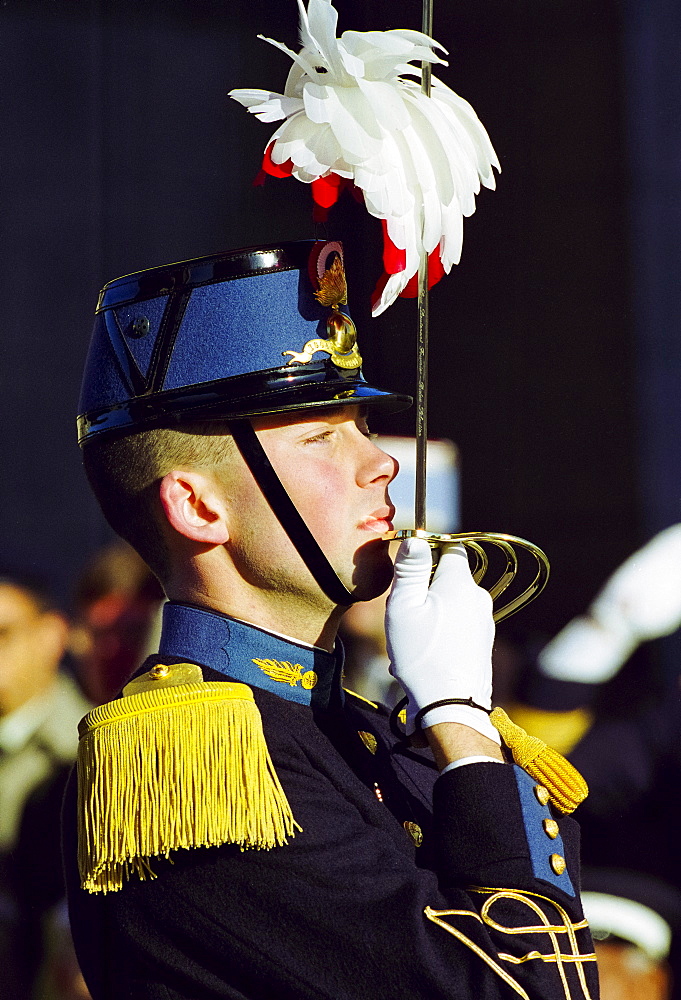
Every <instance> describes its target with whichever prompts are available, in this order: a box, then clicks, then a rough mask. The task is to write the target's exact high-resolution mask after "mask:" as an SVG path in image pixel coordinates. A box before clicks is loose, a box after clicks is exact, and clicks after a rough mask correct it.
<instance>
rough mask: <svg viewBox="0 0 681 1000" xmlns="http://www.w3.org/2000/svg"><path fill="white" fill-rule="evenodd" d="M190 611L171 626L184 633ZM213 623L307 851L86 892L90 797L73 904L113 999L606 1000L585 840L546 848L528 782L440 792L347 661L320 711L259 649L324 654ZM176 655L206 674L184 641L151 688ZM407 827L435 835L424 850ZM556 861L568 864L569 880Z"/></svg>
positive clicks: (196, 867)
mask: <svg viewBox="0 0 681 1000" xmlns="http://www.w3.org/2000/svg"><path fill="white" fill-rule="evenodd" d="M174 607H175V609H176V610H175V612H173V606H171V608H170V614H171V616H172V614H176V615H177V614H180V615H181V614H182V611H181V609H182V607H183V606H178V605H175V606H174ZM178 608H180V611H179V612H178V611H177V609H178ZM193 611H194V612H196V609H193ZM201 614H202V615H204V616H205V623H204V624H206V625H207V627H208V632H211V630H213V632H214V633H215V634H212V633H211V636H208V638H209V639H210V640H211V641H212V642H213V645H214V646H215V649H219V657H222V656H223V654H226V656H227V660H226V661H225V662H223V661H221V660H220V659H219V657H218V658H216V656H217V654H216V656H213V655H212V654H211V653H210V650H207V647H206V643H205V642H204V641H203V640H202V642H198V643H196V644H194V647H193V649H192V650H190V652H193V653H194V660H195V662H199V663H200V664H201V665H202V666H203V667H204V678H205V679H206V680H212V681H214V680H225V679H227V678H228V677H229V676H231V677H232V678H233V679H236V680H241V681H243V680H245V679H246V676H248V678H249V680H250V682H251V683H252V686H253V690H254V694H255V699H256V703H257V705H258V708H259V709H260V712H261V714H262V719H263V726H264V732H265V736H266V739H267V743H268V746H269V750H270V753H271V756H272V758H273V761H274V765H275V768H276V770H277V773H278V775H279V778H280V780H281V783H282V785H283V787H284V790H285V792H286V794H287V796H288V799H289V802H290V804H291V807H292V810H293V815H294V816H295V819H296V820H297V822H298V823H299V824H300V826H301V827H302V832H298V833H296V835H295V836H294V837H292V838H290V839H289V842H288V844H286V845H284V846H281V847H276V848H274V849H272V850H269V851H265V850H248V851H240V850H239V849H238V848H236V847H234V846H230V845H224V846H222V847H212V848H196V849H192V850H186V851H177V852H176V853H175V854H174V856H173V857H172V858H171V860H170V861H166V860H158V861H156V862H154V863H153V864H152V868H153V870H154V872H155V874H156V875H157V878H155V879H153V880H145V881H140V880H138V879H137V878H136V877H135V876H133V877H132V878H131V879H130V881H128V882H127V883H126V884H125V885H124V886H123V889H122V890H121V891H119V892H113V893H108V894H106V895H103V894H96V895H89V894H88V893H86V892H85V891H83V890H82V889H81V888H80V887H79V883H78V873H77V868H76V863H75V855H76V847H75V790H74V787H73V785H74V783H73V782H72V788H71V790H70V792H69V794H68V795H67V800H66V805H65V829H64V838H65V858H66V869H67V882H68V888H69V903H70V912H71V920H72V927H73V934H74V940H75V944H76V950H77V954H78V958H79V961H80V963H81V967H82V970H83V973H84V975H85V978H86V981H87V983H88V986H89V988H90V990H91V992H92V995H93V997H94V1000H142V998H144V1000H217V998H230V1000H237V998H238V1000H395V998H397V997H405V998H413V1000H426V998H427V1000H444V998H448V1000H454V998H457V1000H469V998H470V1000H473V998H474V1000H492V998H502V997H505V998H509V997H519V996H520V997H530V998H532V1000H543V998H547V1000H548V998H551V1000H559V998H560V1000H588V998H590V997H596V996H597V986H596V969H595V962H594V957H593V949H592V946H591V941H590V937H589V932H588V929H586V927H585V923H584V921H583V915H582V911H581V907H580V903H579V895H578V861H577V827H576V824H575V823H574V821H572V820H571V819H566V818H564V817H563V818H561V817H559V820H560V834H559V835H558V836H557V837H551V836H549V835H548V834H547V833H546V831H545V823H544V821H545V820H547V819H550V818H552V817H553V812H552V810H551V807H550V805H548V806H547V805H543V804H542V803H541V802H540V801H539V799H540V798H543V796H542V795H541V793H539V797H538V795H537V789H536V785H535V783H534V782H533V780H532V779H531V778H530V777H529V776H528V775H526V774H525V773H524V772H522V771H520V769H519V768H517V767H515V766H513V765H511V764H499V763H491V762H490V763H477V764H468V765H464V766H462V767H459V768H456V769H454V770H451V771H449V772H447V773H446V774H444V775H442V776H438V771H437V769H436V768H435V766H434V763H433V761H432V757H431V755H430V753H429V751H415V750H413V749H410V748H408V747H407V746H406V745H405V744H400V743H399V742H398V741H397V740H396V739H395V737H393V735H392V734H391V732H390V727H389V725H388V722H387V719H386V718H385V716H384V714H382V712H381V711H380V710H376V709H375V708H374V707H372V706H371V705H370V704H368V703H366V702H363V701H362V700H360V699H358V698H355V697H353V696H351V695H346V696H345V698H344V699H343V698H342V696H341V694H340V688H339V680H340V678H339V674H338V670H339V664H338V658H337V657H331V656H330V655H328V656H327V654H322V655H321V658H322V660H323V659H324V658H325V657H326V658H327V659H328V661H329V669H330V670H331V673H332V674H333V675H334V676H333V677H332V679H331V685H330V687H329V688H328V689H327V693H328V697H327V698H322V699H321V700H320V701H319V702H315V700H314V698H312V699H311V698H310V696H309V692H303V691H302V689H301V688H300V686H297V687H293V686H292V685H290V684H281V683H279V684H278V685H277V683H276V682H274V681H272V682H270V680H269V678H265V677H264V675H263V677H262V686H261V682H260V681H258V680H257V678H256V679H255V680H254V677H253V667H252V666H251V664H253V663H255V659H254V658H253V648H254V647H253V648H248V642H249V635H251V634H253V635H255V638H256V639H257V643H258V650H257V651H258V653H259V655H261V647H262V644H263V643H264V644H265V646H266V647H267V648H268V651H269V652H270V655H271V656H273V657H274V658H275V659H279V660H282V659H287V660H288V661H289V662H293V663H295V662H296V661H297V662H298V663H300V664H302V665H303V666H305V657H309V656H310V655H311V651H310V650H309V649H308V648H307V647H302V646H299V645H298V644H294V643H285V642H284V640H282V639H281V638H278V637H271V636H269V635H268V634H267V633H263V632H262V631H260V630H255V629H252V630H251V629H250V628H248V627H247V626H244V625H242V624H240V623H236V622H234V620H233V619H227V618H225V617H224V616H217V615H212V614H208V613H207V612H205V611H203V612H201ZM216 630H217V631H216ZM220 630H222V632H220ZM171 631H172V630H171ZM218 633H220V634H219V635H218ZM222 633H224V634H222ZM235 633H237V634H236V635H235ZM225 637H227V641H223V640H224V639H225ZM205 638H206V637H205V636H204V639H205ZM173 645H174V646H175V648H174V654H175V655H176V656H177V657H178V658H183V657H187V649H186V647H184V648H180V647H181V646H182V644H181V643H173V642H171V641H169V640H168V639H165V640H162V644H161V651H162V652H161V654H160V656H159V657H156V658H152V659H151V660H149V661H147V662H146V663H145V665H144V667H143V669H149V667H150V666H151V665H152V663H154V662H159V661H162V662H168V661H172V659H173V650H172V649H170V647H172V646H173ZM270 646H272V647H273V648H271V649H270ZM284 647H285V648H284ZM242 649H245V654H243V655H242ZM286 651H287V652H288V655H287V656H286V657H284V656H283V652H286ZM315 658H316V662H315V670H316V671H317V672H318V673H319V674H320V677H321V676H322V674H323V672H324V669H325V667H324V663H322V664H321V666H320V663H319V659H320V654H318V653H315ZM207 661H210V662H207ZM332 661H333V666H331V663H332ZM175 662H177V660H176V661H175ZM216 667H217V669H216ZM223 668H224V669H223ZM227 669H229V670H230V671H231V673H230V674H228V673H227ZM248 670H250V671H251V673H250V674H248ZM256 671H257V668H256ZM321 686H322V687H323V685H321ZM267 688H269V689H267ZM294 694H295V697H296V698H298V699H299V700H297V701H294V700H291V697H292V695H294ZM306 701H308V702H309V704H306V703H305V702H306ZM360 734H363V735H360ZM370 737H373V738H374V739H375V745H374V741H373V740H372V739H371V738H370ZM405 824H411V827H410V829H411V830H412V832H414V829H415V827H414V824H416V825H417V826H418V827H419V828H420V829H421V831H422V834H423V842H422V844H421V846H416V845H415V842H414V839H413V837H412V836H411V835H410V833H409V832H408V830H407V829H406V828H405ZM549 829H552V828H551V826H550V825H549ZM417 839H418V838H417ZM556 855H559V856H561V857H565V858H566V860H567V870H566V872H565V873H563V874H561V875H557V874H556V873H555V871H554V867H558V868H560V867H561V866H560V864H559V863H556V862H555V856H556ZM552 859H553V860H552Z"/></svg>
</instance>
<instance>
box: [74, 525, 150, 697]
mask: <svg viewBox="0 0 681 1000" xmlns="http://www.w3.org/2000/svg"><path fill="white" fill-rule="evenodd" d="M163 600H164V595H163V591H162V590H161V586H160V584H159V582H158V580H157V579H156V577H155V576H154V575H153V573H152V572H151V570H150V569H149V567H148V566H147V565H146V563H144V562H143V561H142V559H141V558H140V556H138V555H137V553H136V552H135V550H134V549H133V548H132V547H131V546H130V545H128V544H127V542H123V541H121V540H117V541H114V542H111V543H110V544H109V545H106V546H104V547H103V548H101V549H99V550H98V551H97V552H96V553H95V554H94V556H93V557H92V558H91V559H90V561H89V562H88V563H87V564H86V565H85V567H84V569H83V572H82V574H81V576H80V579H79V580H78V583H77V585H76V590H75V607H76V622H75V626H74V628H73V631H72V637H71V643H70V647H71V651H72V653H73V654H74V656H75V657H76V660H77V664H78V668H77V669H78V676H79V679H80V682H81V685H82V687H83V690H84V691H85V692H86V693H87V696H88V697H89V698H90V699H91V700H92V701H93V702H94V703H95V704H96V705H100V704H102V703H103V702H105V701H109V700H110V699H111V698H113V697H114V695H116V694H117V693H118V692H119V691H120V689H121V688H122V687H123V685H124V684H125V682H126V681H127V680H128V679H129V677H130V675H131V674H132V673H133V671H134V670H136V669H137V666H138V665H139V663H140V662H141V661H142V660H143V659H144V657H145V656H146V655H147V653H148V651H149V649H150V648H151V644H153V640H154V631H155V630H156V631H157V632H160V614H159V609H160V607H161V604H162V602H163ZM156 638H158V636H156Z"/></svg>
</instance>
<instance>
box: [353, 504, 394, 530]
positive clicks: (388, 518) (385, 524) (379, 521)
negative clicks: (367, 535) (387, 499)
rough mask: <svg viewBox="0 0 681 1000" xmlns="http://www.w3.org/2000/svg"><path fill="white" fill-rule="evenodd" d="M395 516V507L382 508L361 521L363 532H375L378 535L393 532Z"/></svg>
mask: <svg viewBox="0 0 681 1000" xmlns="http://www.w3.org/2000/svg"><path fill="white" fill-rule="evenodd" d="M394 516H395V508H394V507H381V508H380V509H379V510H375V511H374V512H373V514H371V515H370V516H369V517H366V518H365V519H364V520H363V521H361V522H360V525H359V527H360V528H361V529H362V530H363V531H373V532H375V533H376V534H377V535H384V534H385V533H386V531H392V530H393V522H392V519H393V517H394Z"/></svg>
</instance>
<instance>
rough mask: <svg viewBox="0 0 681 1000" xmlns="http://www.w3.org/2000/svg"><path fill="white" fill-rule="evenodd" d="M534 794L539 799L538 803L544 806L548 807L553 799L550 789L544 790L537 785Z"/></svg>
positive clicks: (541, 786)
mask: <svg viewBox="0 0 681 1000" xmlns="http://www.w3.org/2000/svg"><path fill="white" fill-rule="evenodd" d="M534 794H535V795H536V797H537V801H538V802H541V804H542V805H543V806H545V805H547V804H548V801H549V799H550V798H551V795H550V794H549V790H548V788H544V786H543V785H535V786H534Z"/></svg>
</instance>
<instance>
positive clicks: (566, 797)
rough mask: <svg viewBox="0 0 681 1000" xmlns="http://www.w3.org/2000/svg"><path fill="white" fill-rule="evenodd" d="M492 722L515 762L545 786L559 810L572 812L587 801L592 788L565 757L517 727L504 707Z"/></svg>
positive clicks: (498, 709)
mask: <svg viewBox="0 0 681 1000" xmlns="http://www.w3.org/2000/svg"><path fill="white" fill-rule="evenodd" d="M490 721H491V722H492V725H493V726H494V727H495V729H496V730H497V731H498V732H499V734H500V736H501V738H502V739H503V741H504V743H505V744H506V746H507V747H508V749H509V750H510V751H511V754H512V755H513V760H514V761H515V763H516V764H517V765H518V766H519V767H522V769H523V770H524V771H527V773H528V774H529V775H530V777H532V778H534V779H535V780H536V781H539V782H541V784H542V785H544V787H545V788H546V789H547V790H548V792H549V795H550V796H551V801H552V802H553V804H554V805H555V807H556V809H559V810H560V812H562V813H571V812H573V811H574V810H575V809H576V808H577V806H578V805H579V803H580V802H583V801H584V799H585V798H586V797H587V795H588V794H589V786H588V785H587V783H586V781H585V780H584V778H583V777H582V776H581V774H580V773H579V771H578V770H577V768H576V767H573V766H572V764H571V763H570V761H569V760H566V759H565V757H563V756H562V754H559V753H558V751H557V750H554V749H553V748H552V747H550V746H547V745H546V743H544V741H543V740H540V739H538V738H537V737H536V736H529V735H528V734H527V733H526V732H525V730H524V729H521V728H520V726H516V724H515V723H514V722H511V720H510V719H509V717H508V716H507V715H506V712H504V710H503V708H495V709H494V711H493V712H492V714H491V715H490Z"/></svg>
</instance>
